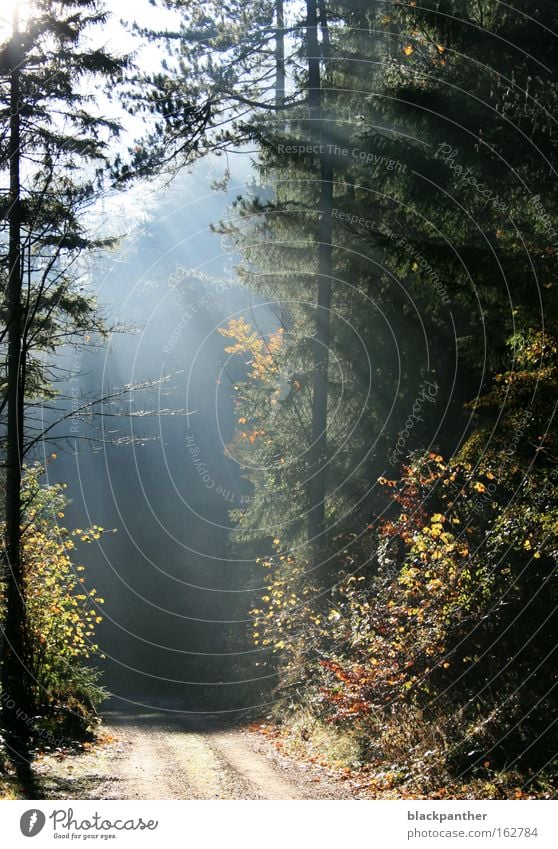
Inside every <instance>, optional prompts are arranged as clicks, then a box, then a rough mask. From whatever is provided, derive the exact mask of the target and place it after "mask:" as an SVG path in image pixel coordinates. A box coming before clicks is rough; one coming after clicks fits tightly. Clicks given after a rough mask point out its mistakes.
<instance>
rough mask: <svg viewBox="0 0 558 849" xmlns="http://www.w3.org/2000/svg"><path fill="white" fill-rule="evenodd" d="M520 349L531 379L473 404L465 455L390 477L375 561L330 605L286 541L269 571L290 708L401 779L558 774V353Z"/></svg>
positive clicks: (371, 537)
mask: <svg viewBox="0 0 558 849" xmlns="http://www.w3.org/2000/svg"><path fill="white" fill-rule="evenodd" d="M512 344H513V345H514V346H515V348H516V350H515V354H516V364H517V368H516V370H515V371H514V372H509V373H505V374H502V375H497V376H496V379H495V381H494V388H493V389H492V390H491V391H490V392H489V393H487V395H485V396H483V397H481V398H480V399H478V400H477V401H476V402H475V404H474V405H471V406H472V408H473V410H474V416H475V417H476V418H474V419H473V422H474V428H473V430H472V435H471V437H470V438H469V439H468V440H466V441H465V443H464V445H463V448H462V449H461V451H459V452H458V453H456V454H455V456H454V457H453V458H451V459H449V460H446V459H444V458H443V457H442V456H441V455H439V454H436V453H434V452H431V453H427V454H417V455H415V456H413V457H412V458H411V460H410V462H409V463H408V465H407V466H406V467H404V469H403V471H402V474H401V476H400V478H399V479H397V480H389V479H386V478H380V479H379V481H378V485H379V487H381V488H382V489H383V490H384V491H385V492H386V493H387V494H388V495H389V496H390V501H391V507H390V508H389V509H388V511H387V512H385V513H384V514H383V515H382V517H381V518H380V517H378V518H376V519H373V520H372V521H371V523H370V527H369V530H368V545H369V550H370V552H372V554H371V556H369V557H366V556H362V557H361V558H358V557H357V558H354V557H353V559H352V566H350V565H349V562H348V561H347V560H345V561H343V562H342V563H341V564H340V570H339V571H340V581H339V583H338V585H337V586H336V587H335V588H334V589H333V590H332V591H331V592H330V593H329V594H328V595H327V597H325V598H324V596H323V594H322V595H320V594H317V593H315V592H314V590H313V587H312V581H311V574H310V573H308V571H307V569H308V564H306V563H304V562H300V561H299V560H297V559H296V558H295V557H294V556H293V555H290V554H287V555H282V554H281V544H278V545H277V555H276V556H271V557H269V558H267V559H265V560H264V566H266V567H267V569H268V574H269V575H270V580H269V583H268V585H267V591H266V595H265V596H263V597H262V604H261V605H259V606H258V607H256V609H255V610H254V611H253V615H254V617H255V621H254V632H255V642H256V644H259V645H261V644H263V645H267V646H269V647H270V648H272V650H273V651H274V652H275V653H276V654H277V655H278V656H280V658H281V661H280V664H281V669H282V670H283V681H284V682H286V683H287V684H288V685H289V687H290V689H287V690H285V691H283V696H286V697H287V699H288V700H290V701H291V703H294V702H296V699H297V698H300V702H301V704H303V705H304V709H305V710H307V709H308V705H309V704H311V705H312V706H313V710H314V712H315V714H316V715H317V716H320V717H322V719H323V720H324V721H327V722H331V723H335V724H337V725H339V726H341V727H342V726H345V727H347V728H350V729H351V731H352V732H353V733H354V730H355V728H356V729H358V731H359V733H360V735H361V739H362V750H363V752H364V758H365V759H367V760H368V761H369V762H377V764H378V767H380V766H381V765H382V764H384V765H385V764H386V763H389V764H390V770H391V772H390V774H392V775H393V776H394V780H396V781H401V782H413V781H414V782H418V783H419V784H421V782H422V786H428V785H429V784H430V786H432V785H431V782H432V781H434V778H433V776H436V780H437V781H438V782H443V781H444V780H445V781H450V780H452V777H453V778H455V777H456V776H462V777H463V776H475V775H482V774H488V773H492V772H494V771H496V772H498V771H502V770H519V771H520V772H521V773H522V774H523V775H526V774H529V775H531V776H535V775H539V776H540V775H545V774H547V773H549V772H552V770H553V760H552V759H553V757H555V755H554V753H555V752H556V751H557V743H558V735H557V729H556V724H555V723H553V721H552V719H553V716H554V715H555V705H556V697H555V694H556V686H557V684H558V679H557V676H556V670H557V667H556V664H555V659H554V662H553V657H554V654H555V650H556V645H557V640H556V626H557V614H556V611H557V610H558V588H557V581H556V578H557V575H556V557H557V554H558V506H557V502H556V497H555V496H556V481H557V480H558V467H557V465H556V461H555V460H554V459H553V458H555V457H556V456H557V452H556V439H555V430H553V428H552V427H548V428H543V426H542V425H543V423H544V422H545V421H547V420H548V415H547V414H548V409H547V408H546V407H545V404H546V405H548V403H549V400H548V399H549V398H550V397H553V396H552V395H551V393H550V392H549V390H550V388H551V386H550V385H546V386H545V385H541V384H544V383H546V384H552V385H553V384H554V383H555V380H556V350H557V349H556V345H555V344H554V343H553V341H552V340H541V336H540V334H530V335H529V336H527V337H524V338H522V339H519V340H518V339H514V340H513V342H512ZM535 385H536V387H537V389H538V390H539V395H538V396H537V395H536V394H535V396H534V397H533V392H532V390H533V387H534V386H535ZM504 395H505V398H504V397H503V396H504ZM491 407H498V408H499V409H500V410H501V415H500V419H499V423H498V426H497V427H494V424H493V423H494V417H493V415H492V414H491ZM482 416H485V417H486V418H485V421H486V425H485V424H484V422H483V420H482ZM485 426H486V427H487V428H488V427H489V428H490V433H487V432H484V433H483V428H484V427H485ZM479 434H481V437H480V439H481V442H479ZM481 445H482V451H481ZM276 543H279V540H276ZM361 547H362V549H363V553H364V551H365V546H364V545H362V544H361ZM281 558H283V559H281ZM293 682H295V683H296V685H297V687H298V689H296V688H295V690H294V691H293ZM554 765H555V764H554Z"/></svg>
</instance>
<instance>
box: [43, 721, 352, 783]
mask: <svg viewBox="0 0 558 849" xmlns="http://www.w3.org/2000/svg"><path fill="white" fill-rule="evenodd" d="M100 738H101V741H103V742H102V743H101V745H99V746H95V747H92V748H91V749H89V750H88V751H86V752H84V753H83V754H79V755H75V756H70V757H64V758H62V757H58V756H56V755H52V754H48V755H46V756H45V757H42V758H40V759H39V761H38V762H37V765H36V766H37V772H38V778H39V786H40V788H41V793H42V795H43V798H47V799H344V798H350V795H349V794H348V792H347V788H346V786H344V785H343V784H342V783H341V782H338V781H335V780H334V779H333V778H331V777H328V776H326V775H324V773H323V771H320V770H319V769H317V768H315V767H313V766H312V765H310V764H305V763H298V762H295V761H293V760H291V759H290V758H287V757H286V756H284V755H282V754H280V753H279V752H278V751H277V749H276V748H275V747H274V746H273V744H272V743H271V742H269V741H268V740H267V739H265V738H263V737H262V736H261V735H260V734H258V733H256V732H254V731H251V730H248V729H246V728H242V727H239V726H232V725H230V724H226V723H223V722H221V721H219V720H216V719H200V718H192V717H191V716H188V715H185V714H180V713H177V712H168V711H163V710H160V709H153V710H150V709H145V708H142V709H132V708H127V709H125V710H113V711H109V712H107V713H106V714H105V715H104V718H103V725H102V733H101V735H100Z"/></svg>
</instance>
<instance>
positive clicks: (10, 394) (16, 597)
mask: <svg viewBox="0 0 558 849" xmlns="http://www.w3.org/2000/svg"><path fill="white" fill-rule="evenodd" d="M17 31H18V26H17V13H16V19H15V23H14V36H13V39H12V42H13V45H14V49H13V54H12V55H13V61H12V64H13V69H12V72H11V93H10V138H9V159H10V206H9V212H8V219H9V220H8V223H9V248H8V266H9V274H8V286H7V307H8V310H7V312H8V316H7V321H8V358H7V428H6V430H7V433H6V479H5V534H4V554H5V573H6V574H5V580H6V617H5V623H4V639H3V656H2V696H3V711H2V712H3V717H4V727H5V730H6V742H7V745H8V750H9V752H10V754H11V755H12V757H13V758H14V762H15V764H16V767H17V768H18V769H25V767H26V765H27V764H28V761H29V742H30V725H31V717H32V715H33V710H32V704H31V692H32V691H31V687H30V681H29V678H28V674H27V654H28V653H27V627H26V606H25V596H24V588H23V564H22V558H21V477H22V464H23V460H22V458H23V393H24V387H23V384H22V374H23V346H22V333H23V315H22V304H21V290H22V257H21V225H22V217H21V185H20V161H21V154H20V141H21V139H20V134H21V121H20V110H21V103H20V88H21V86H20V76H21V71H20V67H19V63H18V57H17V52H18V51H17Z"/></svg>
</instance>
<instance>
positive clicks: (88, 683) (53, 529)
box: [2, 466, 105, 738]
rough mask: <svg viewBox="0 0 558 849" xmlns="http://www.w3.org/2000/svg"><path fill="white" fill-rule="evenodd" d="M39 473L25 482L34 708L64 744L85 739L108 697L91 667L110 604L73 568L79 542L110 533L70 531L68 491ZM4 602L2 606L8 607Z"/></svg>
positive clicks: (37, 470)
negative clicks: (98, 629)
mask: <svg viewBox="0 0 558 849" xmlns="http://www.w3.org/2000/svg"><path fill="white" fill-rule="evenodd" d="M43 473H44V470H43V469H42V468H41V467H40V466H33V467H30V468H27V469H26V472H25V477H24V482H23V499H24V504H25V512H24V517H23V537H22V545H23V562H24V569H25V576H24V580H25V603H26V608H27V633H26V639H27V644H28V649H27V657H28V663H29V665H30V671H31V676H30V678H31V680H32V681H33V685H32V686H33V693H32V703H33V704H34V705H35V708H36V713H37V717H38V718H39V724H40V723H41V722H43V723H47V724H49V725H50V726H52V727H55V729H56V734H57V736H58V737H61V736H62V737H65V736H67V737H69V738H73V737H79V736H80V735H81V734H83V733H84V731H85V730H86V729H87V727H88V726H89V724H90V723H91V721H92V720H93V718H94V716H95V707H96V705H98V704H99V702H100V701H101V700H102V699H103V698H104V697H105V692H104V691H103V689H102V687H100V686H99V685H98V683H97V679H98V675H97V673H96V671H95V670H94V668H93V667H91V666H90V661H91V660H92V659H93V658H94V657H95V656H96V655H98V653H99V649H98V646H97V644H96V642H95V628H96V626H97V625H98V624H99V623H100V622H101V621H102V615H101V614H100V606H101V605H102V604H103V603H104V599H103V598H101V597H100V596H99V595H98V593H97V590H96V589H94V588H93V589H88V588H87V587H86V582H85V577H84V572H85V567H84V566H82V565H79V564H77V565H76V564H74V562H73V560H72V552H73V550H74V549H75V542H76V540H78V539H79V540H80V541H82V542H91V541H93V540H97V539H99V538H100V536H101V534H102V533H103V532H104V529H103V528H100V527H98V526H93V527H91V528H88V529H86V530H83V529H81V528H76V529H74V530H72V531H69V530H68V529H67V528H65V527H64V526H63V524H62V520H63V519H64V511H65V508H66V505H67V498H66V496H65V493H64V490H65V485H64V484H50V485H45V484H44V483H43V482H42V476H43ZM2 602H3V600H2Z"/></svg>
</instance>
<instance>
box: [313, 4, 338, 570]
mask: <svg viewBox="0 0 558 849" xmlns="http://www.w3.org/2000/svg"><path fill="white" fill-rule="evenodd" d="M307 14H308V72H309V73H308V80H309V92H308V102H309V112H310V122H311V133H312V136H313V137H314V138H316V140H317V141H318V143H319V144H320V145H321V151H322V153H321V155H320V199H319V210H318V275H317V281H318V294H317V299H316V332H315V336H314V355H313V369H314V371H313V392H312V445H311V448H310V480H309V486H308V492H309V501H310V504H309V513H308V541H309V543H310V546H311V549H312V552H313V557H314V560H315V561H317V560H318V558H319V555H320V550H321V543H322V537H321V535H322V532H323V530H324V517H325V499H326V493H327V402H328V369H329V345H330V325H331V321H330V308H331V286H332V276H333V259H332V244H331V237H332V217H331V212H332V208H333V164H332V158H331V157H330V156H329V155H328V147H327V145H328V134H327V126H326V125H325V122H324V114H323V93H322V84H321V69H320V60H321V57H322V56H323V55H327V53H328V49H329V38H328V29H327V20H326V18H325V9H324V8H323V6H322V5H321V4H320V19H321V27H322V48H320V44H319V39H318V23H319V21H318V6H317V2H316V0H307Z"/></svg>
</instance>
